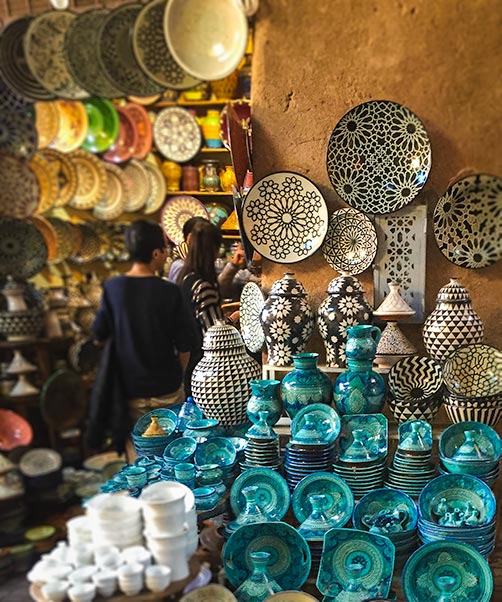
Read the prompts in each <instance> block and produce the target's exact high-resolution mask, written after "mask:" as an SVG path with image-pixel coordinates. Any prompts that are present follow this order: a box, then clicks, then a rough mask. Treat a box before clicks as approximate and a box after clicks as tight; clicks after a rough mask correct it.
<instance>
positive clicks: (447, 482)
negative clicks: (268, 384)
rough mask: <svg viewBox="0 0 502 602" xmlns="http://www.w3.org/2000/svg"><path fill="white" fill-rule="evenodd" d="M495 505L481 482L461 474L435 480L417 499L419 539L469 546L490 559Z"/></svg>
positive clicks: (493, 537) (493, 533)
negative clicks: (460, 543)
mask: <svg viewBox="0 0 502 602" xmlns="http://www.w3.org/2000/svg"><path fill="white" fill-rule="evenodd" d="M496 505H497V503H496V499H495V496H494V495H493V492H492V490H491V489H490V488H489V487H488V485H487V484H486V483H484V482H483V481H481V479H478V478H476V477H473V476H471V475H462V474H448V475H441V476H439V477H436V478H435V479H433V480H432V481H431V482H430V483H429V484H428V485H426V486H425V487H424V489H423V491H422V493H421V494H420V497H419V499H418V517H419V518H418V533H419V537H420V540H421V541H422V542H423V543H429V542H433V541H441V540H448V541H458V542H463V543H468V544H470V545H471V546H472V547H473V548H476V550H478V552H479V553H480V554H482V555H483V556H485V557H487V556H489V555H490V554H491V552H493V549H494V547H495V531H496V525H495V514H496Z"/></svg>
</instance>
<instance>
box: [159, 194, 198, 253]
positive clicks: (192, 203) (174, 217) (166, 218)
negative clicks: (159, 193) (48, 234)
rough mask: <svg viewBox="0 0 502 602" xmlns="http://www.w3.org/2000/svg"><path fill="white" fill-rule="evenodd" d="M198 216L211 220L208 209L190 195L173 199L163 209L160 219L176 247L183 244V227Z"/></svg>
mask: <svg viewBox="0 0 502 602" xmlns="http://www.w3.org/2000/svg"><path fill="white" fill-rule="evenodd" d="M196 215H198V216H200V217H204V218H205V219H209V215H208V213H207V210H206V208H205V207H204V205H203V204H202V203H201V202H200V201H199V200H198V199H196V198H195V197H193V196H189V195H180V196H175V197H171V198H170V199H169V200H168V201H167V203H166V204H165V206H164V208H163V209H162V214H161V218H160V221H161V226H162V228H163V230H164V232H165V234H166V236H167V238H169V240H170V241H171V242H173V243H174V244H175V245H179V244H180V243H182V242H183V240H184V239H183V226H184V225H185V222H186V221H188V220H189V219H190V218H191V217H195V216H196Z"/></svg>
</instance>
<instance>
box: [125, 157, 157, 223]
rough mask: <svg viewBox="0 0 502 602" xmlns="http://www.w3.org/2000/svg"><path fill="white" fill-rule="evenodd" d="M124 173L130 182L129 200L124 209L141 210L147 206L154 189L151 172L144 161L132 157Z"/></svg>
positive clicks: (128, 188)
mask: <svg viewBox="0 0 502 602" xmlns="http://www.w3.org/2000/svg"><path fill="white" fill-rule="evenodd" d="M124 175H125V177H126V180H127V182H128V187H127V190H128V201H127V203H126V205H125V207H124V210H125V211H127V212H131V211H139V210H140V209H142V208H143V207H144V206H145V204H146V202H147V201H148V199H149V198H150V194H151V191H152V190H151V184H150V176H149V172H148V170H147V168H146V167H145V164H144V162H143V161H136V159H132V160H131V161H129V163H128V164H127V165H126V166H125V167H124Z"/></svg>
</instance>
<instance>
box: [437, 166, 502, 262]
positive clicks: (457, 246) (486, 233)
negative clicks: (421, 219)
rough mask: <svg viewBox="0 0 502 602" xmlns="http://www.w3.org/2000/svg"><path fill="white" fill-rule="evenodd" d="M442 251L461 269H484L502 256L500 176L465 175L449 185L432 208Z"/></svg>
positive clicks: (501, 189) (501, 183) (501, 182)
mask: <svg viewBox="0 0 502 602" xmlns="http://www.w3.org/2000/svg"><path fill="white" fill-rule="evenodd" d="M434 235H435V237H436V243H437V245H438V247H439V250H440V251H441V253H442V254H443V255H444V256H445V257H446V259H448V260H449V261H451V262H452V263H455V264H456V265H459V266H460V267H462V268H473V269H477V268H484V267H486V266H489V265H493V264H494V263H496V262H497V261H498V260H499V259H500V258H501V257H502V245H501V244H500V240H501V238H502V178H499V177H497V176H491V175H488V174H476V175H473V176H467V177H466V178H462V179H461V180H458V181H457V182H455V183H454V184H452V185H451V186H450V187H449V188H448V190H447V191H446V192H445V193H444V194H443V195H442V196H441V198H440V199H439V201H438V203H437V205H436V209H435V210H434Z"/></svg>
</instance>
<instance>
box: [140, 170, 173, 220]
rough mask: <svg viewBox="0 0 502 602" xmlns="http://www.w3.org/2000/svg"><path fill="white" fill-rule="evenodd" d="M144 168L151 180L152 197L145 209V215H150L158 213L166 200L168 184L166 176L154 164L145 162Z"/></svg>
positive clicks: (149, 198) (150, 196) (147, 201)
mask: <svg viewBox="0 0 502 602" xmlns="http://www.w3.org/2000/svg"><path fill="white" fill-rule="evenodd" d="M143 167H144V168H145V169H146V171H147V173H148V179H149V180H150V195H149V197H148V199H147V200H146V203H145V206H144V207H143V213H146V214H148V215H150V214H152V213H156V212H157V211H158V210H159V209H160V208H161V207H162V205H163V204H164V201H165V200H166V191H167V184H166V179H165V178H164V174H163V173H162V172H161V171H160V169H159V168H158V167H157V165H155V164H154V163H150V162H148V161H144V163H143Z"/></svg>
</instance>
